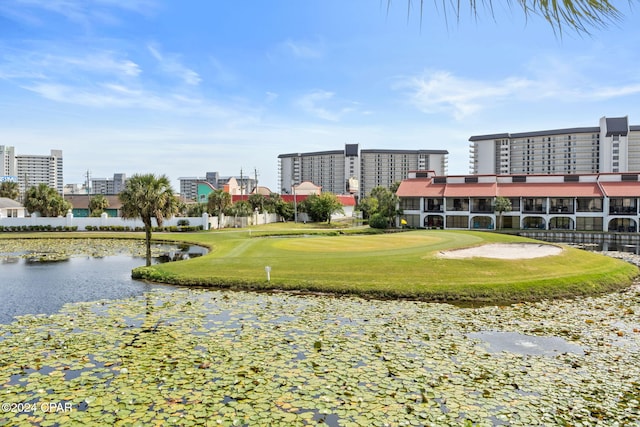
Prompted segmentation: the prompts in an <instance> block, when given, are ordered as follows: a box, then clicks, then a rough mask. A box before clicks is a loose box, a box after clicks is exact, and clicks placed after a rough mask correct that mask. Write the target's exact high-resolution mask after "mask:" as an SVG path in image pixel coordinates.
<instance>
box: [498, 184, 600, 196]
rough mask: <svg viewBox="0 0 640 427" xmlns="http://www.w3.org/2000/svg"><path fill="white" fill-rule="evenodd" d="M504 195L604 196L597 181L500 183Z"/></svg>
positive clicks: (500, 190)
mask: <svg viewBox="0 0 640 427" xmlns="http://www.w3.org/2000/svg"><path fill="white" fill-rule="evenodd" d="M498 196H502V197H525V196H526V197H602V192H601V191H600V188H599V187H598V184H597V183H595V182H563V183H513V184H500V185H499V186H498Z"/></svg>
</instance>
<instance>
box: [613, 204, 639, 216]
mask: <svg viewBox="0 0 640 427" xmlns="http://www.w3.org/2000/svg"><path fill="white" fill-rule="evenodd" d="M637 214H638V207H637V206H609V215H637Z"/></svg>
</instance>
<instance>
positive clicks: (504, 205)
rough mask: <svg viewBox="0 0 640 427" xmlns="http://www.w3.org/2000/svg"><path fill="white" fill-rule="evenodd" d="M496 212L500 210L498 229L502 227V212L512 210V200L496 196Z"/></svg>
mask: <svg viewBox="0 0 640 427" xmlns="http://www.w3.org/2000/svg"><path fill="white" fill-rule="evenodd" d="M495 209H496V212H498V230H501V229H502V214H503V213H504V212H511V200H509V199H507V198H506V197H502V196H498V197H496V207H495Z"/></svg>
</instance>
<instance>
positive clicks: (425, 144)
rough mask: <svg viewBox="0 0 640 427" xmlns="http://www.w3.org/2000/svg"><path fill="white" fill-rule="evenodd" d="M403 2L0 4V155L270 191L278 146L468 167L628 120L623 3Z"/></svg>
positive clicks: (637, 56) (638, 65)
mask: <svg viewBox="0 0 640 427" xmlns="http://www.w3.org/2000/svg"><path fill="white" fill-rule="evenodd" d="M410 1H411V0H393V1H391V2H387V0H349V1H344V0H322V1H320V0H316V1H312V0H309V1H299V0H269V1H260V0H259V1H231V0H227V1H222V0H184V1H176V0H2V1H0V145H9V146H14V147H15V149H16V154H30V155H33V154H43V155H46V154H49V152H50V150H52V149H61V150H63V157H64V179H65V184H71V183H78V184H81V183H83V182H84V181H85V180H86V176H87V173H89V174H90V176H91V177H93V178H112V177H113V174H114V173H125V174H127V176H131V175H133V174H135V173H155V174H165V175H167V176H168V177H169V178H170V179H171V181H172V184H173V186H174V189H175V190H176V191H177V190H179V185H178V178H180V177H204V175H205V173H206V172H219V173H220V175H221V176H239V175H240V173H241V171H242V173H243V174H244V175H250V176H251V177H254V176H256V175H257V178H258V181H259V185H264V186H267V187H269V188H270V189H271V190H272V191H276V192H277V191H279V188H278V155H279V154H285V153H305V152H314V151H325V150H341V149H344V145H345V144H359V145H360V148H361V149H408V150H417V149H433V150H448V151H449V166H448V173H449V174H466V173H468V172H469V137H471V136H472V135H483V134H493V133H502V132H528V131H537V130H546V129H560V128H570V127H582V126H597V125H598V121H599V119H600V117H603V116H607V117H619V116H628V117H629V121H630V123H631V124H634V125H635V124H640V111H639V110H640V102H639V101H640V49H638V46H640V25H637V23H638V22H640V20H639V18H640V11H639V10H637V9H638V8H637V5H636V7H633V6H634V4H633V3H631V4H629V3H626V2H616V3H619V7H620V10H621V12H622V17H621V19H620V20H618V21H616V22H612V23H610V24H609V25H607V26H606V27H604V28H590V34H579V33H576V32H575V31H571V30H570V29H568V28H565V29H564V31H563V32H562V34H558V33H557V32H554V30H553V29H552V28H551V26H550V25H549V24H548V23H547V22H546V21H545V20H544V19H543V18H541V17H537V16H528V17H525V16H524V15H523V14H522V12H521V11H520V10H519V9H518V8H517V2H513V3H514V4H515V5H512V6H511V8H509V7H507V6H503V4H504V3H505V2H498V1H496V2H494V3H495V5H494V10H493V11H490V10H487V9H486V8H483V6H479V10H478V12H477V15H474V14H473V13H472V12H471V11H470V10H469V9H468V5H466V4H465V2H462V7H463V8H462V10H461V12H460V16H459V17H456V16H455V13H454V12H453V11H452V10H450V9H448V10H447V9H443V8H442V4H443V3H441V2H438V1H434V2H428V1H427V2H425V3H424V10H423V11H422V12H421V11H420V7H419V4H420V2H419V1H417V0H413V1H412V3H409V2H410ZM480 3H482V2H480ZM409 4H411V5H412V8H411V10H408V5H409ZM465 6H466V7H467V8H465Z"/></svg>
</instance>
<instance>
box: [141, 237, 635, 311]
mask: <svg viewBox="0 0 640 427" xmlns="http://www.w3.org/2000/svg"><path fill="white" fill-rule="evenodd" d="M301 233H304V234H301ZM327 233H328V234H333V235H326V234H327ZM338 233H342V234H338ZM323 234H324V235H323ZM174 236H175V237H174ZM154 237H161V235H159V234H154ZM162 237H163V238H164V237H168V235H162ZM171 237H172V238H181V240H187V241H189V242H192V243H199V244H204V245H207V246H209V247H210V248H211V249H212V250H211V252H210V253H209V254H207V255H206V256H203V257H200V258H195V259H191V260H188V261H182V262H178V263H171V264H162V265H155V266H152V267H149V268H144V267H142V268H139V269H136V270H134V275H135V277H137V278H143V279H147V280H152V281H159V282H164V283H172V284H178V285H196V286H205V287H224V288H234V289H287V290H298V291H308V292H330V293H338V294H346V293H355V294H359V295H363V296H373V297H390V298H416V299H423V300H430V301H458V302H461V301H491V302H496V301H504V302H512V301H519V300H537V299H545V298H558V297H570V296H576V295H588V294H597V293H601V292H606V291H610V290H613V289H620V288H622V287H626V286H628V285H629V284H630V283H631V281H632V279H633V278H634V277H635V276H636V275H637V274H638V269H637V267H635V266H632V265H631V264H628V263H625V262H622V261H619V260H616V259H612V258H610V257H606V256H603V255H600V254H597V253H591V252H585V251H581V250H578V249H574V248H570V247H565V248H564V249H565V250H564V251H563V253H562V254H561V255H557V256H548V257H542V258H534V259H526V260H500V259H489V258H471V259H442V258H439V257H438V256H437V254H438V252H439V251H441V250H446V249H452V248H461V247H469V246H475V245H481V244H486V243H494V242H496V243H497V242H531V241H532V240H530V239H524V238H520V237H516V236H508V235H502V234H497V233H488V232H473V231H447V230H433V231H426V230H420V231H410V232H403V233H391V234H372V235H364V234H350V232H349V231H348V230H345V231H342V232H341V231H336V230H321V229H317V228H301V229H300V228H299V229H296V230H290V229H288V228H287V227H286V225H276V226H271V227H266V228H263V227H261V228H257V229H242V230H229V231H215V232H203V233H193V234H180V235H175V234H173V235H171ZM266 266H270V267H271V273H270V276H271V280H270V281H269V282H268V281H267V276H266V272H265V267H266Z"/></svg>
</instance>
